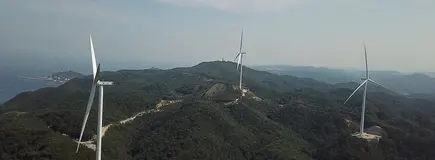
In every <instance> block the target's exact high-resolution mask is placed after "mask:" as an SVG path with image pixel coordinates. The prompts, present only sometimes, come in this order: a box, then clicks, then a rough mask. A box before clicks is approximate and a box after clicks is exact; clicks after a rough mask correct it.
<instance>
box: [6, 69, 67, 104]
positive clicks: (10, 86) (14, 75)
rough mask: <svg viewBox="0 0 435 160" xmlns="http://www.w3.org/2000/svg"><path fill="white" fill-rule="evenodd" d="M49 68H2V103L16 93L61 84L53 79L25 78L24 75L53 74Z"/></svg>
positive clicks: (41, 75)
mask: <svg viewBox="0 0 435 160" xmlns="http://www.w3.org/2000/svg"><path fill="white" fill-rule="evenodd" d="M51 73H53V72H51V71H49V70H37V69H14V68H2V69H0V104H2V103H4V102H6V101H8V100H9V99H11V98H13V97H14V96H15V95H17V94H19V93H21V92H26V91H33V90H36V89H39V88H44V87H56V86H58V85H60V84H59V83H55V82H52V81H45V80H33V79H25V78H22V77H45V76H48V75H51Z"/></svg>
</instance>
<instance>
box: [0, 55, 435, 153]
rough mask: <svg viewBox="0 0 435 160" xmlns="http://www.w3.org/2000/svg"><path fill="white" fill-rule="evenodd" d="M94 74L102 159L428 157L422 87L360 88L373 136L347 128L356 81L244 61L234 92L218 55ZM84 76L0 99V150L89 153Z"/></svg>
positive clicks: (431, 131) (355, 108) (431, 122)
mask: <svg viewBox="0 0 435 160" xmlns="http://www.w3.org/2000/svg"><path fill="white" fill-rule="evenodd" d="M101 75H102V79H105V80H111V81H114V83H115V85H114V86H111V87H107V89H105V102H104V104H105V106H104V117H103V123H104V125H105V126H106V125H111V127H110V128H109V129H108V130H107V132H106V133H105V136H104V137H103V158H104V159H114V160H119V159H189V160H190V159H258V160H263V159H282V160H287V159H288V160H292V159H301V160H304V159H318V160H338V159H340V160H341V159H343V160H346V159H376V160H377V159H391V160H393V159H394V160H395V159H431V158H432V157H435V154H434V153H433V152H432V151H431V149H432V148H435V119H434V118H435V108H434V107H435V101H433V100H432V99H431V96H429V95H421V96H415V97H412V98H410V97H404V96H401V95H398V94H394V93H393V92H391V91H388V90H384V89H380V88H369V95H368V101H367V111H366V112H367V113H366V126H367V128H368V127H372V126H379V128H381V129H382V131H384V132H383V133H382V138H381V139H380V140H379V141H367V140H364V139H360V138H356V137H354V136H352V134H353V133H355V132H357V131H358V127H359V119H360V112H361V111H360V110H361V93H360V92H358V93H357V94H356V96H355V98H352V99H351V100H350V101H349V103H348V104H346V105H343V102H344V100H345V99H346V98H347V96H348V95H349V94H350V93H351V92H352V91H353V89H354V88H355V87H356V86H357V85H358V84H356V83H345V84H337V85H330V84H326V83H323V82H319V81H316V80H313V79H309V78H298V77H294V76H290V75H282V76H280V75H275V74H271V73H268V72H262V71H256V70H252V69H250V68H247V67H245V68H244V81H243V82H244V83H243V85H244V87H246V88H248V89H249V92H248V94H247V96H245V97H241V96H240V95H241V94H240V91H238V90H237V87H236V86H237V83H238V71H237V70H236V64H234V63H232V62H223V61H215V62H204V63H201V64H198V65H196V66H193V67H186V68H174V69H169V70H157V69H148V70H120V71H116V72H102V74H101ZM91 79H92V78H91V76H84V77H77V78H74V79H72V80H70V81H69V82H67V83H65V84H63V85H61V86H59V87H56V88H43V89H39V90H36V91H33V92H24V93H21V94H19V95H17V96H16V97H14V98H13V99H11V100H9V101H7V102H6V103H5V104H4V105H3V107H1V108H0V115H1V116H0V143H1V145H0V146H1V149H0V156H1V159H68V158H69V159H94V157H95V156H94V152H93V151H92V150H91V149H89V148H87V147H82V149H81V150H80V152H79V153H78V154H76V153H75V145H76V143H75V142H74V140H75V139H77V138H78V136H79V133H80V127H81V123H82V120H83V115H84V110H85V108H84V107H85V105H86V102H87V98H88V95H89V90H90V85H91ZM97 94H98V93H97ZM162 102H167V103H165V104H163V103H162ZM169 102H171V103H169ZM142 112H143V113H142ZM138 113H141V114H140V116H137V117H135V119H134V120H132V121H129V122H126V123H119V122H120V121H122V120H124V119H126V118H129V117H132V116H134V115H136V114H138ZM96 115H97V112H96V103H95V104H94V107H93V108H92V110H91V116H90V120H89V121H88V125H87V127H86V130H85V136H84V137H85V138H84V139H85V140H91V139H92V138H93V135H95V131H96V129H95V126H96ZM65 157H66V158H65Z"/></svg>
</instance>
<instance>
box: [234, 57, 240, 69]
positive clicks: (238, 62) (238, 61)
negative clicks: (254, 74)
mask: <svg viewBox="0 0 435 160" xmlns="http://www.w3.org/2000/svg"><path fill="white" fill-rule="evenodd" d="M240 57H241V54H240V53H239V54H237V55H236V58H234V61H236V59H237V58H238V60H237V70H239V64H240Z"/></svg>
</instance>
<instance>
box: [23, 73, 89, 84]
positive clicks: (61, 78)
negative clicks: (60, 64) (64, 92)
mask: <svg viewBox="0 0 435 160" xmlns="http://www.w3.org/2000/svg"><path fill="white" fill-rule="evenodd" d="M81 76H84V75H83V74H81V73H78V72H74V71H71V70H68V71H62V72H56V73H53V74H51V75H49V76H45V77H23V76H22V77H19V78H22V79H31V80H44V81H52V82H56V83H65V82H68V81H69V80H71V79H73V78H76V77H81Z"/></svg>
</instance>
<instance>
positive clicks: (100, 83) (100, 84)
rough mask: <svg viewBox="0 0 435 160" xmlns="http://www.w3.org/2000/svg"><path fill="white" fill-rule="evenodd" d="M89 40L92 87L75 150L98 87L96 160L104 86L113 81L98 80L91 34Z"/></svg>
mask: <svg viewBox="0 0 435 160" xmlns="http://www.w3.org/2000/svg"><path fill="white" fill-rule="evenodd" d="M89 41H90V49H91V56H92V75H93V81H92V88H91V93H90V95H89V100H88V105H87V107H86V112H85V118H84V120H83V125H82V130H81V133H80V138H79V141H78V145H77V150H76V152H78V151H79V147H80V144H81V140H82V136H83V132H84V130H85V127H86V122H87V121H88V117H89V112H90V111H91V107H92V103H93V101H94V96H95V89H96V87H97V86H98V87H100V94H99V105H98V124H97V146H96V148H95V151H96V160H101V136H102V134H101V131H102V125H103V100H104V97H103V96H104V90H103V89H104V86H110V85H113V82H108V81H101V80H99V78H100V77H99V74H100V64H98V67H97V61H96V59H95V53H94V45H93V43H92V36H91V35H89Z"/></svg>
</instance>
